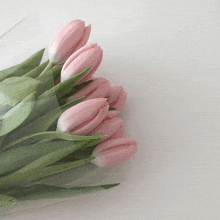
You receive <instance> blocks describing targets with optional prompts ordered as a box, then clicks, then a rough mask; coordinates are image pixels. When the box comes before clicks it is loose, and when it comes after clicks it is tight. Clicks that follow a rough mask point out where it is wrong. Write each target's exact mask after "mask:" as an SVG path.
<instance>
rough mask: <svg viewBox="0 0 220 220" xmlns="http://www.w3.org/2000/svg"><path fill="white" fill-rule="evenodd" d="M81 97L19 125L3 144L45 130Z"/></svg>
mask: <svg viewBox="0 0 220 220" xmlns="http://www.w3.org/2000/svg"><path fill="white" fill-rule="evenodd" d="M81 100H82V98H79V99H77V100H75V101H73V102H70V103H67V104H65V105H63V106H61V107H58V108H56V109H55V110H53V111H51V112H49V113H47V114H45V115H43V116H41V117H39V118H37V119H36V120H34V121H32V122H30V123H29V124H27V125H25V126H23V127H21V128H20V127H19V129H17V130H16V131H14V132H12V133H10V134H9V135H8V136H7V137H6V140H5V141H4V144H7V143H9V142H13V141H15V140H16V139H20V138H21V137H24V136H27V135H31V134H34V133H39V132H44V131H46V130H47V129H48V128H49V127H50V126H51V125H53V123H55V122H56V121H57V119H58V118H59V116H60V115H61V114H62V113H63V112H64V111H66V110H67V109H68V108H70V107H71V106H73V105H76V104H77V103H78V102H79V101H81Z"/></svg>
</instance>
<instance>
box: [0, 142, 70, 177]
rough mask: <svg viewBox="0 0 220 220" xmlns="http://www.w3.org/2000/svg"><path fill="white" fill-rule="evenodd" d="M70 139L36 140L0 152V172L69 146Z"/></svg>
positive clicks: (18, 166) (5, 171)
mask: <svg viewBox="0 0 220 220" xmlns="http://www.w3.org/2000/svg"><path fill="white" fill-rule="evenodd" d="M72 145H73V142H72V141H53V142H38V143H36V144H31V145H26V146H21V147H19V148H15V149H11V150H7V151H3V152H1V154H0V174H4V173H7V172H10V171H13V170H17V169H19V168H21V167H23V166H25V165H27V164H29V163H31V162H33V161H34V160H36V159H38V158H39V157H41V156H43V155H46V154H48V153H51V152H54V151H57V150H60V149H63V148H67V147H71V146H72Z"/></svg>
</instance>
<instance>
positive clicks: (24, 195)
mask: <svg viewBox="0 0 220 220" xmlns="http://www.w3.org/2000/svg"><path fill="white" fill-rule="evenodd" d="M119 184H120V183H115V184H106V185H99V186H87V187H58V186H50V185H44V184H38V185H33V186H29V187H22V186H16V187H14V188H12V189H11V190H9V191H8V192H7V195H8V196H13V197H15V198H17V199H19V200H21V201H22V200H36V199H53V198H65V197H73V196H76V195H82V194H85V193H92V192H97V191H100V190H103V189H105V190H107V189H109V188H112V187H115V186H118V185H119Z"/></svg>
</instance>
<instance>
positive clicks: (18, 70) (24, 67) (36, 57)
mask: <svg viewBox="0 0 220 220" xmlns="http://www.w3.org/2000/svg"><path fill="white" fill-rule="evenodd" d="M44 50H45V49H42V50H40V51H38V52H36V53H35V54H33V55H32V56H31V57H29V58H28V59H27V60H25V61H24V62H22V63H20V64H18V65H15V66H13V67H10V68H8V69H4V70H1V71H0V82H1V81H3V80H4V79H6V78H9V77H12V76H22V75H24V74H25V73H27V72H29V71H30V70H32V69H34V68H35V67H37V66H38V65H39V64H40V62H41V59H42V57H43V53H44Z"/></svg>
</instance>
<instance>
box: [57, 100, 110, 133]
mask: <svg viewBox="0 0 220 220" xmlns="http://www.w3.org/2000/svg"><path fill="white" fill-rule="evenodd" d="M108 108H109V105H108V103H107V101H106V98H96V99H90V100H87V101H84V102H81V103H78V104H77V105H75V106H73V107H71V108H69V109H67V110H66V111H65V112H63V113H62V114H61V116H60V117H59V119H58V123H57V130H59V131H62V132H66V133H71V134H75V135H85V134H88V133H89V132H90V131H92V130H93V129H94V128H95V127H97V126H98V125H99V124H100V123H101V122H102V121H103V119H104V118H105V117H106V115H107V113H108Z"/></svg>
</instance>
